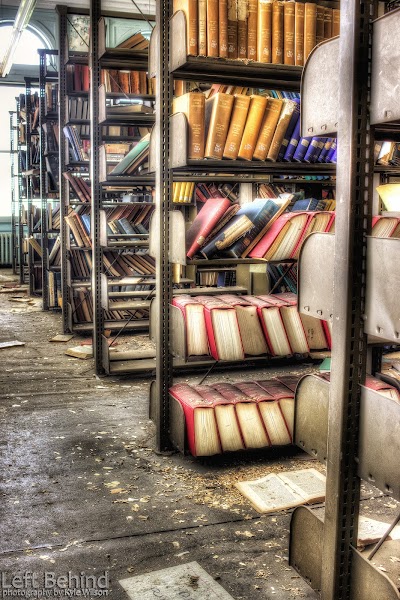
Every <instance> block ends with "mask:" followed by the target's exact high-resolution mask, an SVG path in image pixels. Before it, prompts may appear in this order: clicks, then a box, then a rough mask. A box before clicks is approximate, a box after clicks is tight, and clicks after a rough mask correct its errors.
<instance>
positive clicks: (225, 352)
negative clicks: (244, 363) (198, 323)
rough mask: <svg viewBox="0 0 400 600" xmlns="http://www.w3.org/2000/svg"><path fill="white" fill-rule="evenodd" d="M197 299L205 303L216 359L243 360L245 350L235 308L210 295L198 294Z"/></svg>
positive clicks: (212, 347) (209, 334)
mask: <svg viewBox="0 0 400 600" xmlns="http://www.w3.org/2000/svg"><path fill="white" fill-rule="evenodd" d="M196 299H197V301H198V302H201V303H202V304H203V305H204V316H205V320H206V327H207V334H208V341H209V344H210V350H211V355H212V356H213V357H214V358H215V360H229V361H236V360H243V359H244V352H243V346H242V340H241V337H240V330H239V323H238V319H237V316H236V311H235V309H234V308H233V307H232V306H229V305H228V304H226V303H225V302H221V301H220V300H217V299H215V298H210V297H209V296H196Z"/></svg>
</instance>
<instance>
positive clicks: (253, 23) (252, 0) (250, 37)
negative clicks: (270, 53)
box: [247, 0, 258, 60]
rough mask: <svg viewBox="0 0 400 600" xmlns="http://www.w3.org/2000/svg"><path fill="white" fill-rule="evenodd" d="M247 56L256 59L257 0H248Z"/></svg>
mask: <svg viewBox="0 0 400 600" xmlns="http://www.w3.org/2000/svg"><path fill="white" fill-rule="evenodd" d="M248 2H249V4H248V6H249V12H248V18H247V58H249V59H251V60H257V6H258V0H248Z"/></svg>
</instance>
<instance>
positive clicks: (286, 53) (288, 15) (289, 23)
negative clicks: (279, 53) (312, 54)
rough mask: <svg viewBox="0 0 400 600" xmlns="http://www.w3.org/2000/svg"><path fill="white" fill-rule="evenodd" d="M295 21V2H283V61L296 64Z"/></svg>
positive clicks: (286, 63)
mask: <svg viewBox="0 0 400 600" xmlns="http://www.w3.org/2000/svg"><path fill="white" fill-rule="evenodd" d="M294 23H295V3H294V2H284V4H283V62H284V64H285V65H294Z"/></svg>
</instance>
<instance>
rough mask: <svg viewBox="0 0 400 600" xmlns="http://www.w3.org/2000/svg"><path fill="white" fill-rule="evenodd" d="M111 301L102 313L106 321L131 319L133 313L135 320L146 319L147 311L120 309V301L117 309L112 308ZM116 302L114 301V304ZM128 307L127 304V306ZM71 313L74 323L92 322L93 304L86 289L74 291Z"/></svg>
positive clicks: (89, 292)
mask: <svg viewBox="0 0 400 600" xmlns="http://www.w3.org/2000/svg"><path fill="white" fill-rule="evenodd" d="M113 302H114V301H113V299H110V301H109V307H110V309H109V310H106V311H104V318H105V319H106V320H107V321H123V320H127V319H129V318H130V317H132V314H133V313H134V315H135V318H136V319H147V318H148V316H149V311H148V310H147V309H144V308H143V309H142V308H140V309H138V308H136V309H129V308H128V309H127V310H124V309H123V308H121V304H122V303H123V302H121V300H118V309H114V310H113V308H112V305H113ZM116 302H117V301H115V304H116ZM127 305H128V304H127ZM72 311H73V322H74V323H91V322H92V321H93V302H92V295H91V291H90V290H89V289H88V288H86V287H81V288H80V287H79V288H75V289H74V295H73V297H72Z"/></svg>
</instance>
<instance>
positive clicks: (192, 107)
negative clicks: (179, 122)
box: [172, 92, 205, 159]
mask: <svg viewBox="0 0 400 600" xmlns="http://www.w3.org/2000/svg"><path fill="white" fill-rule="evenodd" d="M172 112H173V113H177V112H182V113H184V114H185V115H186V118H187V121H188V130H189V140H188V158H189V159H202V158H204V139H205V138H204V117H205V97H204V94H201V93H198V92H189V93H187V94H184V95H183V96H179V97H178V98H174V100H173V101H172Z"/></svg>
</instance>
